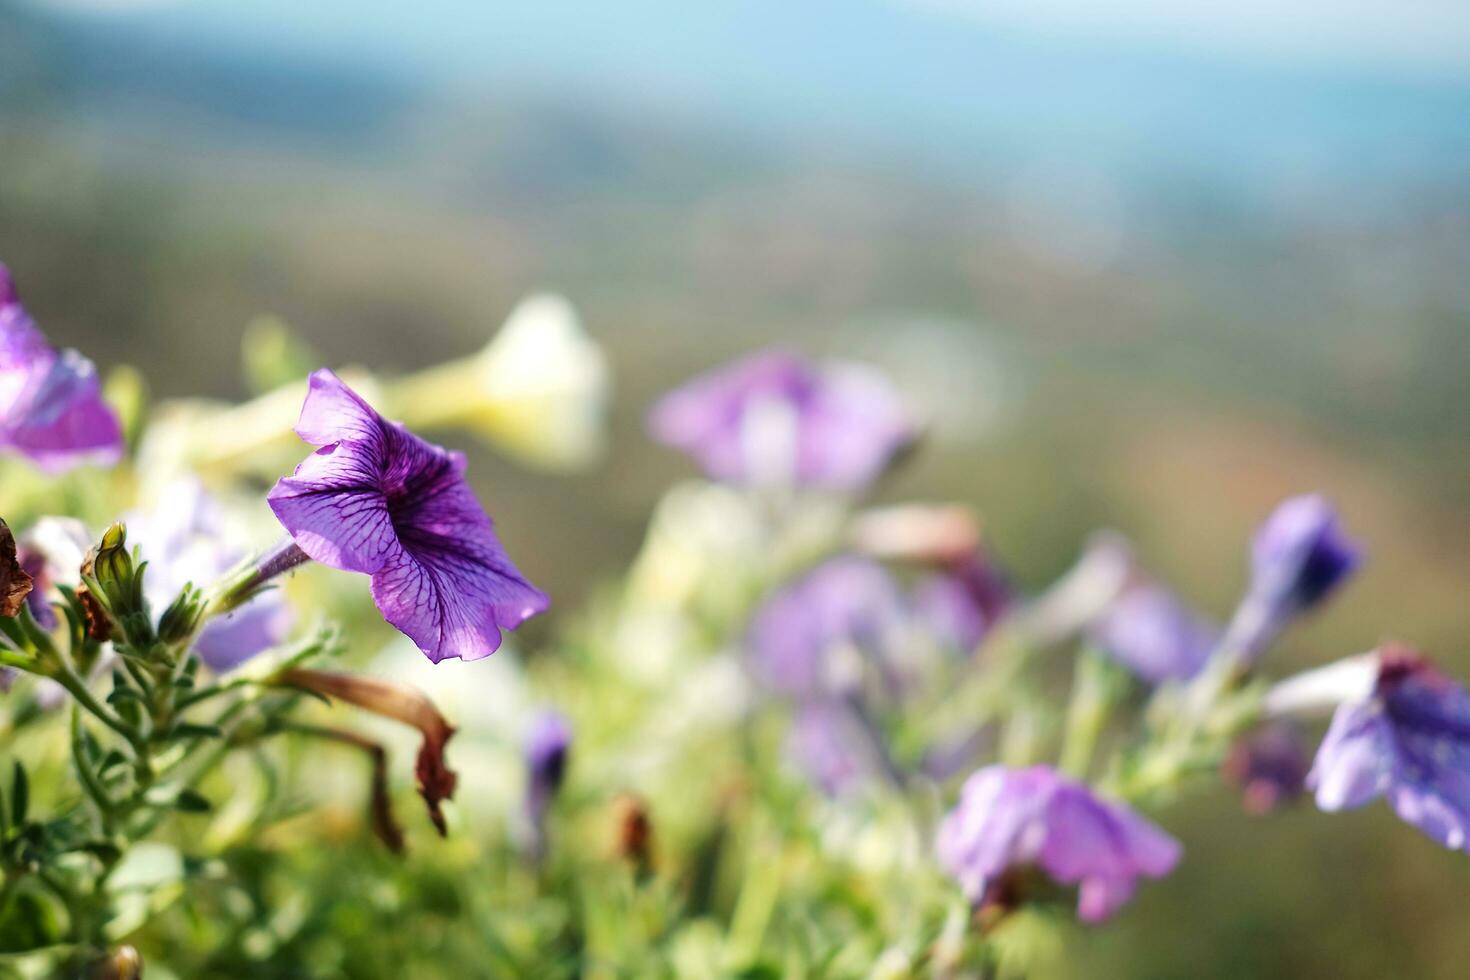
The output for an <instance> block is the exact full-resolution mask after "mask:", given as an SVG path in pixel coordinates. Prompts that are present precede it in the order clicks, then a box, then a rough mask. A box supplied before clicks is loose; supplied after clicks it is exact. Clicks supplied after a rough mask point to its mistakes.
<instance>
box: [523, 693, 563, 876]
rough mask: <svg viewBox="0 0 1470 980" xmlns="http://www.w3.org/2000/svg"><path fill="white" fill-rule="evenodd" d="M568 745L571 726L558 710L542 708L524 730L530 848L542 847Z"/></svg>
mask: <svg viewBox="0 0 1470 980" xmlns="http://www.w3.org/2000/svg"><path fill="white" fill-rule="evenodd" d="M571 749H572V726H571V725H570V724H569V723H568V722H567V719H566V718H565V716H563V715H562V714H561V712H559V711H543V712H540V713H539V714H537V715H536V717H535V718H533V719H532V720H531V724H530V727H529V728H528V729H527V730H526V742H525V760H526V799H525V808H526V820H527V823H528V824H529V825H530V831H531V834H532V850H534V851H536V852H538V853H539V852H540V851H542V850H543V849H544V847H545V838H546V827H545V824H546V814H547V812H548V811H549V810H550V809H551V801H552V800H554V799H555V798H556V794H557V791H558V790H560V789H561V784H562V781H563V780H565V779H566V774H567V759H568V757H569V756H570V754H571Z"/></svg>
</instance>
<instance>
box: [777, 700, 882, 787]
mask: <svg viewBox="0 0 1470 980" xmlns="http://www.w3.org/2000/svg"><path fill="white" fill-rule="evenodd" d="M853 727H854V726H853V722H852V719H851V718H849V717H848V716H847V712H846V709H845V707H844V706H843V705H842V704H840V703H835V704H834V703H832V702H830V701H824V700H818V701H810V702H807V703H804V704H802V705H801V706H800V707H799V708H798V709H797V711H796V716H795V717H794V718H793V719H792V721H791V730H790V732H789V733H788V734H787V739H786V750H787V752H788V753H789V754H790V756H791V758H792V760H793V761H794V762H795V763H796V765H797V766H798V767H799V768H800V769H801V770H802V772H804V773H806V775H807V776H808V777H809V778H810V779H811V781H812V782H813V783H814V784H816V785H817V786H818V787H819V788H820V789H821V790H822V792H824V793H826V794H827V795H828V796H839V795H841V794H842V793H843V792H845V791H847V790H849V789H851V788H853V787H854V786H857V785H859V784H860V783H862V782H864V781H866V780H867V779H868V778H869V777H870V776H871V775H872V773H873V768H872V764H871V760H870V759H868V758H867V756H866V754H865V753H864V751H863V748H864V743H863V741H862V738H861V735H860V734H858V733H855V732H854V731H853Z"/></svg>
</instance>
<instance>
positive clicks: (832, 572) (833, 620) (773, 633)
mask: <svg viewBox="0 0 1470 980" xmlns="http://www.w3.org/2000/svg"><path fill="white" fill-rule="evenodd" d="M903 621H904V607H903V597H902V596H901V594H900V593H899V590H898V586H897V584H896V583H895V582H894V581H893V579H892V577H891V576H890V575H889V574H888V573H887V572H886V571H884V569H883V567H882V566H881V565H879V564H877V563H876V562H873V561H869V560H868V559H865V558H856V557H852V556H843V557H838V558H833V559H831V560H829V561H827V562H825V563H824V564H822V565H819V566H817V568H815V569H813V570H812V571H810V572H808V573H807V574H806V575H805V576H804V577H803V578H801V579H799V580H797V581H796V582H795V583H794V584H792V585H790V586H787V587H786V588H784V589H782V590H780V591H779V592H777V593H776V594H775V595H774V596H772V597H771V598H770V599H768V600H767V601H766V603H765V605H763V606H762V607H761V608H760V609H759V610H758V611H757V612H756V614H755V618H754V619H753V620H752V622H751V626H750V631H749V635H748V637H747V645H748V647H749V650H750V655H751V661H752V666H753V669H754V672H755V674H756V676H757V677H758V678H759V679H760V680H761V681H762V682H764V683H765V684H766V685H767V686H768V687H771V688H772V689H774V690H777V691H780V692H781V693H783V694H794V695H810V694H815V693H820V692H824V691H830V690H834V689H844V688H846V687H849V686H852V684H853V683H854V677H853V676H852V675H854V674H857V673H860V672H861V667H862V665H863V662H864V660H866V661H868V662H872V663H876V664H877V665H878V666H879V667H880V669H881V668H887V667H890V666H891V662H890V660H889V654H890V653H891V648H892V646H893V641H894V639H895V634H896V632H897V631H898V630H900V629H902V626H903ZM853 651H856V652H857V653H858V654H859V655H860V656H859V657H858V658H854V657H851V656H845V655H847V654H850V653H852V652H853Z"/></svg>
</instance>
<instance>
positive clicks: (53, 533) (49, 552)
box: [19, 517, 92, 630]
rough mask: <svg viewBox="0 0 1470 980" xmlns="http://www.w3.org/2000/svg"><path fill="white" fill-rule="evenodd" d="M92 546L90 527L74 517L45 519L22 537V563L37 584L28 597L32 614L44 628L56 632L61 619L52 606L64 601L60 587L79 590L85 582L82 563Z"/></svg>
mask: <svg viewBox="0 0 1470 980" xmlns="http://www.w3.org/2000/svg"><path fill="white" fill-rule="evenodd" d="M91 547H92V536H91V534H89V533H88V532H87V526H86V525H85V524H83V523H82V522H81V521H79V520H77V519H76V518H74V517H43V518H41V519H40V520H38V521H36V523H34V524H32V525H31V526H30V528H29V529H28V530H27V531H26V533H25V534H23V535H21V537H20V551H19V554H20V563H21V567H23V568H24V569H25V570H26V573H27V574H29V575H30V576H31V579H32V580H33V581H34V582H35V586H36V587H35V589H34V590H32V592H31V594H30V595H28V596H26V604H27V605H28V606H30V609H31V615H32V616H34V617H35V619H36V622H37V623H39V624H40V625H41V627H42V628H44V629H48V630H51V629H55V628H56V627H57V626H58V625H60V622H61V620H60V618H59V617H58V616H57V615H56V609H55V608H54V607H53V606H52V603H53V602H55V601H56V600H57V599H58V598H60V593H58V592H56V591H55V589H56V587H57V586H60V585H64V586H67V587H68V588H76V587H77V586H79V585H81V583H82V575H81V568H82V562H83V561H84V560H85V559H86V557H87V550H88V549H89V548H91Z"/></svg>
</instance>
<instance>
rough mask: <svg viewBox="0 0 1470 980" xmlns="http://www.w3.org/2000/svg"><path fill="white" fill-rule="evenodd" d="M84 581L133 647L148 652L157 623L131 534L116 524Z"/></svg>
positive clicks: (91, 556)
mask: <svg viewBox="0 0 1470 980" xmlns="http://www.w3.org/2000/svg"><path fill="white" fill-rule="evenodd" d="M82 581H83V584H84V585H85V586H87V587H88V591H89V592H91V593H92V594H93V597H94V598H95V599H96V600H97V601H98V602H99V603H100V605H101V606H102V608H103V610H104V611H105V612H106V613H107V615H108V616H109V617H110V618H111V619H112V620H113V621H114V622H115V623H117V624H118V626H119V627H120V628H121V629H122V633H123V636H124V638H125V639H126V640H127V642H128V643H129V644H131V645H132V646H134V647H138V648H145V647H147V646H149V645H150V644H151V643H152V642H153V638H154V633H153V621H152V617H151V615H150V614H149V612H148V600H147V599H146V598H145V597H144V595H143V568H142V567H141V566H136V565H135V564H134V562H133V556H132V554H131V553H130V552H129V551H128V530H127V528H126V527H125V526H123V525H122V524H121V523H117V524H113V525H112V526H111V527H109V528H108V529H107V531H106V532H105V533H104V534H103V535H102V541H101V543H99V544H98V545H97V546H96V547H95V548H93V549H92V551H91V553H90V554H88V555H87V560H86V561H85V562H84V563H83V564H82Z"/></svg>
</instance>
